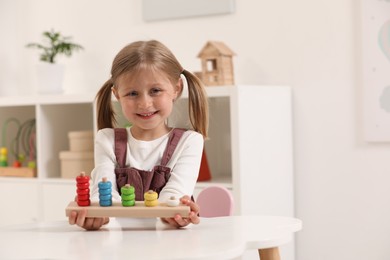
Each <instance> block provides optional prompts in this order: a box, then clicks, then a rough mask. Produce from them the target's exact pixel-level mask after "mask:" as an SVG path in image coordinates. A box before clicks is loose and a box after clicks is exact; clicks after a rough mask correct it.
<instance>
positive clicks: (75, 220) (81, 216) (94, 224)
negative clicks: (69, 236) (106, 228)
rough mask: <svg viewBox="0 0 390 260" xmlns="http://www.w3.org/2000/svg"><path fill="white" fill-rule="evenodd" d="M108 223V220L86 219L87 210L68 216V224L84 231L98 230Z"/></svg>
mask: <svg viewBox="0 0 390 260" xmlns="http://www.w3.org/2000/svg"><path fill="white" fill-rule="evenodd" d="M109 221H110V219H109V218H107V217H104V218H87V209H82V210H80V211H72V212H71V213H70V215H69V224H71V225H77V226H79V227H82V228H84V229H86V230H98V229H100V228H101V227H102V226H103V225H105V224H107V223H108V222H109Z"/></svg>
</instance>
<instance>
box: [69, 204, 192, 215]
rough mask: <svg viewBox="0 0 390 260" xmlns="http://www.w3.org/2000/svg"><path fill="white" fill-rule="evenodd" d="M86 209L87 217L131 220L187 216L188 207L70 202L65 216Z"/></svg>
mask: <svg viewBox="0 0 390 260" xmlns="http://www.w3.org/2000/svg"><path fill="white" fill-rule="evenodd" d="M82 209H87V217H131V218H154V217H161V218H171V217H174V216H175V215H176V214H180V215H181V216H183V217H184V216H188V214H189V213H190V207H189V206H185V205H182V204H180V205H179V206H176V207H169V206H167V204H166V203H160V204H159V205H157V206H155V207H146V206H145V204H144V202H143V201H136V202H135V206H133V207H123V206H122V204H121V203H120V202H113V204H112V206H109V207H101V206H100V205H99V203H98V202H92V203H91V206H87V207H80V206H78V205H77V202H75V201H72V202H70V203H69V205H68V206H67V207H66V209H65V212H66V216H67V217H69V215H70V212H71V211H79V210H82Z"/></svg>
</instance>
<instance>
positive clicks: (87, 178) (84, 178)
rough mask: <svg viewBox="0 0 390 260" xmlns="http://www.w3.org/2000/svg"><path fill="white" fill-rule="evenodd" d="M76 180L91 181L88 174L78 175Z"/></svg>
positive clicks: (80, 181)
mask: <svg viewBox="0 0 390 260" xmlns="http://www.w3.org/2000/svg"><path fill="white" fill-rule="evenodd" d="M76 181H77V183H85V182H89V176H87V175H84V176H77V177H76Z"/></svg>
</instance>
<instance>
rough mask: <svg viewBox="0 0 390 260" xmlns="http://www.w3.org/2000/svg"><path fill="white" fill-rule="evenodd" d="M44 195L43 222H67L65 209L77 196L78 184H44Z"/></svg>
mask: <svg viewBox="0 0 390 260" xmlns="http://www.w3.org/2000/svg"><path fill="white" fill-rule="evenodd" d="M42 193H43V194H42V195H43V197H42V198H43V199H42V202H43V220H44V221H57V220H67V217H66V216H65V208H66V206H68V204H69V202H71V201H73V200H74V198H75V196H76V184H75V183H72V182H66V183H65V182H63V183H44V184H42Z"/></svg>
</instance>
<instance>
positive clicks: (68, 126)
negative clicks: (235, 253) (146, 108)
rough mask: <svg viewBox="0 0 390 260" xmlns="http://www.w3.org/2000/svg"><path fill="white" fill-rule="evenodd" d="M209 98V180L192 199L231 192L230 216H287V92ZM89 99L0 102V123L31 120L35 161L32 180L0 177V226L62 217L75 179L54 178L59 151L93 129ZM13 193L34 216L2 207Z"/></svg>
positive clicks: (223, 92) (218, 93)
mask: <svg viewBox="0 0 390 260" xmlns="http://www.w3.org/2000/svg"><path fill="white" fill-rule="evenodd" d="M207 93H208V96H209V104H210V130H209V131H210V139H209V140H207V141H206V143H205V147H206V154H207V158H208V161H209V165H210V169H211V175H212V180H211V181H210V182H199V183H198V184H197V187H196V191H195V194H194V195H195V197H196V195H197V193H198V192H199V191H200V190H201V189H202V188H204V187H207V186H208V185H211V184H220V185H224V186H226V187H228V188H229V189H231V190H232V192H233V195H234V199H235V214H272V215H285V216H293V165H292V111H291V107H292V106H291V89H290V87H288V86H247V85H238V86H219V87H208V88H207ZM94 98H95V94H83V95H53V96H51V95H49V96H32V97H15V98H13V97H0V119H1V121H3V120H5V119H6V118H8V117H17V118H19V120H21V121H23V120H26V119H29V118H35V119H36V123H37V156H38V157H37V166H38V174H37V177H36V178H29V179H25V178H10V177H0V192H1V196H0V203H2V205H6V207H5V208H7V210H6V211H5V212H8V213H7V214H2V215H0V225H2V224H4V223H7V224H16V223H21V222H25V221H26V220H30V221H36V220H58V219H65V215H64V208H65V206H66V205H67V203H68V202H69V200H72V199H73V197H74V195H75V188H74V181H73V180H65V179H61V178H60V160H59V152H60V151H62V150H67V149H68V148H69V147H68V135H67V134H68V132H69V131H78V130H95V131H96V123H95V122H96V120H95V118H96V116H95V112H94V110H95V108H94ZM180 100H181V101H180V102H178V104H177V106H178V110H180V114H183V113H182V111H187V109H186V108H183V109H185V110H181V108H180V107H181V106H186V102H187V100H186V97H185V96H183V97H182V99H180ZM180 114H179V113H175V114H174V115H173V116H172V119H171V121H172V123H174V122H181V123H183V122H186V119H185V118H181V117H180ZM1 123H2V122H1ZM170 123H171V122H170ZM0 131H1V130H0ZM26 187H27V188H26ZM19 189H22V190H24V189H28V190H30V192H31V201H29V202H28V204H29V205H30V206H31V207H33V205H35V207H33V208H34V209H36V210H31V211H29V212H30V213H26V211H24V212H19V210H20V209H18V207H13V206H12V205H15V204H14V203H10V202H7V198H9V197H15V199H14V200H15V201H20V203H22V204H26V201H25V199H26V198H25V195H24V194H20V193H18V192H17V190H19ZM26 214H27V215H26ZM28 214H30V216H28ZM22 215H23V217H21V218H19V217H18V216H22Z"/></svg>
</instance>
